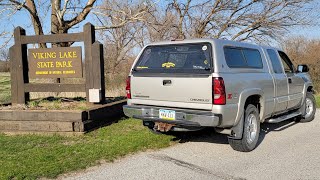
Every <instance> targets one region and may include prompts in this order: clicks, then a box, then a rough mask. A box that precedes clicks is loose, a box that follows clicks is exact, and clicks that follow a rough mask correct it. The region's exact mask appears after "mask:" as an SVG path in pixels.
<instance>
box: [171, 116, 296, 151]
mask: <svg viewBox="0 0 320 180" xmlns="http://www.w3.org/2000/svg"><path fill="white" fill-rule="evenodd" d="M296 124H297V123H296V122H295V121H294V120H293V119H290V120H287V121H283V122H280V123H277V124H269V123H263V124H261V130H260V136H259V141H258V146H259V145H260V144H261V143H262V142H263V140H264V138H265V136H266V135H267V134H269V133H273V132H279V131H283V130H285V129H287V128H290V127H292V126H294V125H296ZM170 134H171V135H173V136H174V138H173V141H178V142H179V143H185V142H209V143H217V144H228V137H227V135H224V134H219V133H216V132H215V130H214V129H213V128H205V129H203V130H200V131H191V132H172V133H170Z"/></svg>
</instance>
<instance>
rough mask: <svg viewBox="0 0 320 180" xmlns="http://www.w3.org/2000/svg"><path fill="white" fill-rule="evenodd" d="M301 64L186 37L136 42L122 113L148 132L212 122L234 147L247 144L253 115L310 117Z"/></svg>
mask: <svg viewBox="0 0 320 180" xmlns="http://www.w3.org/2000/svg"><path fill="white" fill-rule="evenodd" d="M308 70H309V69H308V67H307V66H306V65H299V66H298V67H297V69H296V68H295V67H294V65H293V63H292V62H291V61H290V59H289V57H288V56H287V55H286V54H285V53H284V52H283V51H281V50H279V49H276V48H273V47H267V46H258V45H253V44H247V43H241V42H235V41H227V40H219V39H193V40H182V41H166V42H159V43H153V44H150V45H148V46H146V47H144V48H143V50H142V51H141V53H140V54H139V55H138V57H137V59H136V61H135V62H134V64H133V66H132V70H131V72H130V74H129V77H128V79H127V87H126V93H127V98H128V104H127V105H126V106H124V107H123V110H124V113H125V115H127V116H129V117H133V118H136V119H141V120H142V121H143V125H144V126H147V127H148V128H150V129H151V130H153V131H156V132H167V131H187V130H199V129H201V128H204V127H214V128H215V130H216V131H217V132H219V133H223V134H227V135H228V140H229V144H230V145H231V147H232V148H233V149H235V150H237V151H242V152H248V151H252V150H253V149H254V148H255V147H256V146H257V142H258V139H259V134H260V124H261V123H278V122H281V121H284V120H288V119H291V118H295V119H296V120H297V121H300V122H309V121H312V120H313V119H314V115H315V111H316V104H315V98H314V96H313V85H312V82H311V79H310V76H309V75H308V74H307V72H308Z"/></svg>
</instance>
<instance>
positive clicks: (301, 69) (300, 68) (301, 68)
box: [297, 64, 309, 73]
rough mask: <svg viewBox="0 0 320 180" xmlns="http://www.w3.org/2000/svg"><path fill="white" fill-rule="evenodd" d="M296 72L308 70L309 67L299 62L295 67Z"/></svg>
mask: <svg viewBox="0 0 320 180" xmlns="http://www.w3.org/2000/svg"><path fill="white" fill-rule="evenodd" d="M297 72H299V73H303V72H309V67H308V66H307V65H305V64H299V65H298V67H297Z"/></svg>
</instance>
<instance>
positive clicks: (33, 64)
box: [28, 47, 82, 78]
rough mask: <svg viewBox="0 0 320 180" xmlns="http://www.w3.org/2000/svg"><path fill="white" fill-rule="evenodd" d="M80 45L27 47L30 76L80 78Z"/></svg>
mask: <svg viewBox="0 0 320 180" xmlns="http://www.w3.org/2000/svg"><path fill="white" fill-rule="evenodd" d="M81 55H82V52H81V47H55V48H47V49H29V50H28V61H29V63H28V64H29V77H30V78H81V77H82V57H81Z"/></svg>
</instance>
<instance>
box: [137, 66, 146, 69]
mask: <svg viewBox="0 0 320 180" xmlns="http://www.w3.org/2000/svg"><path fill="white" fill-rule="evenodd" d="M137 68H138V69H148V67H147V66H138V67H137Z"/></svg>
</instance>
